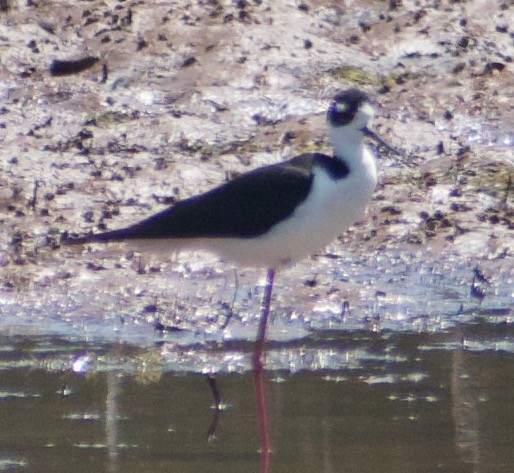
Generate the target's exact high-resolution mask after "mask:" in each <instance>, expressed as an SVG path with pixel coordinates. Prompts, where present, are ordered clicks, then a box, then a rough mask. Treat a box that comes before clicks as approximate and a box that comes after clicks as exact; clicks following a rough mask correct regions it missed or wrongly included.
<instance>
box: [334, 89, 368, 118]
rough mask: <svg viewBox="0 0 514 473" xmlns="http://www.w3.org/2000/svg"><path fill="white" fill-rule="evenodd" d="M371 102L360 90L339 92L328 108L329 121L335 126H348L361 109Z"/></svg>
mask: <svg viewBox="0 0 514 473" xmlns="http://www.w3.org/2000/svg"><path fill="white" fill-rule="evenodd" d="M369 101H370V100H369V97H368V96H367V95H366V94H365V93H364V92H362V91H361V90H358V89H348V90H344V91H343V92H339V93H338V94H337V95H336V96H335V97H334V100H332V103H331V104H330V107H329V108H328V120H329V121H330V123H331V124H332V125H334V126H343V125H347V124H348V123H350V122H351V121H352V120H353V118H354V117H355V114H356V113H357V111H358V110H359V107H360V106H361V105H362V104H363V103H364V102H369Z"/></svg>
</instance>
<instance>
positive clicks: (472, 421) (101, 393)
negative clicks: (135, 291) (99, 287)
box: [0, 326, 514, 472]
mask: <svg viewBox="0 0 514 473" xmlns="http://www.w3.org/2000/svg"><path fill="white" fill-rule="evenodd" d="M506 330H507V329H506V328H505V327H503V328H502V329H501V330H498V331H497V334H496V335H497V336H499V335H500V334H501V335H502V336H505V335H506V334H505V333H504V331H506ZM480 332H482V333H484V334H487V335H486V336H488V337H492V334H491V328H490V327H484V326H476V327H475V328H474V329H473V333H474V334H475V335H477V336H478V335H479V334H480ZM445 338H446V337H445V336H441V335H440V334H432V335H430V334H407V333H404V334H392V333H389V334H377V333H373V332H358V333H354V334H353V335H350V334H348V333H347V334H346V335H345V334H339V335H335V334H332V335H331V336H330V337H327V338H326V340H325V341H323V342H321V341H320V340H317V341H311V342H308V343H307V345H311V347H310V348H309V347H308V346H307V347H304V348H302V349H301V350H302V351H303V354H302V355H299V356H300V357H302V356H303V357H307V358H308V357H309V356H310V355H309V353H310V350H312V349H316V348H315V347H316V346H317V351H318V361H317V363H318V367H317V369H316V370H313V369H304V370H299V371H297V372H295V373H292V372H291V371H285V370H282V371H266V372H265V373H264V379H265V386H266V390H267V393H268V416H269V420H270V436H271V442H272V447H273V453H272V454H271V458H270V470H269V471H272V472H282V471H284V472H285V471H299V472H319V471H323V472H336V471H356V472H357V471H359V472H384V471H395V472H433V471H448V472H471V471H473V472H475V471H476V472H478V471H488V472H508V471H512V463H513V461H514V451H513V450H512V440H513V438H514V427H513V426H514V411H513V410H512V409H511V405H512V403H513V402H514V394H513V393H514V356H513V355H512V354H511V353H509V352H505V351H503V350H502V347H501V346H497V347H496V349H492V348H490V349H487V350H482V351H481V352H480V353H477V352H473V351H470V350H469V349H467V347H466V346H459V345H458V344H452V343H447V342H446V341H445ZM320 345H321V346H322V347H320ZM329 347H331V348H329ZM250 348H251V347H249V346H244V347H240V351H241V352H242V353H245V352H247V351H249V350H250ZM217 350H219V349H216V348H212V349H210V350H207V349H206V351H207V352H209V353H211V354H212V352H214V356H217ZM281 350H285V347H283V346H282V347H281V346H275V347H274V348H273V350H272V354H271V355H270V356H271V357H274V356H278V353H280V352H281ZM298 350H300V348H298ZM338 350H343V351H345V353H346V358H345V360H344V361H342V360H340V361H339V362H337V363H335V364H331V362H330V361H329V360H330V358H331V357H336V356H337V355H336V353H337V352H338ZM321 353H325V355H324V356H322V355H321ZM0 360H1V365H0V383H1V386H2V389H1V392H0V418H1V419H2V429H1V430H0V445H1V446H0V471H53V472H59V471H63V472H68V471H70V468H72V469H73V470H74V471H77V472H81V471H84V472H86V471H87V472H90V471H91V470H92V469H96V470H98V471H110V472H116V471H120V472H121V471H123V472H131V471H134V472H135V471H137V472H141V471H154V472H160V471H163V472H164V471H184V472H188V471H212V472H217V471H220V472H222V471H223V472H232V471H233V472H236V471H237V472H240V471H242V470H243V471H256V472H257V471H259V463H260V454H259V436H258V427H257V418H256V407H255V394H254V383H253V377H252V375H251V374H250V373H247V374H220V375H218V376H217V378H216V379H217V385H218V388H219V390H220V392H221V396H222V399H223V401H224V403H226V405H227V408H226V409H225V410H224V411H223V412H222V413H221V414H220V415H219V419H218V423H217V428H216V433H215V439H214V440H212V441H208V440H207V432H208V430H209V428H211V424H212V422H213V418H214V416H215V413H214V411H213V410H212V404H213V399H212V395H211V392H210V389H209V387H208V383H207V381H206V377H205V376H204V375H201V374H197V373H187V372H177V370H176V366H175V364H174V363H173V362H172V361H165V360H164V359H163V356H162V347H159V346H156V347H154V348H148V349H145V350H143V349H141V348H131V347H129V346H126V345H123V344H118V345H115V344H106V345H102V344H91V343H86V342H83V341H81V342H79V341H75V342H72V341H66V340H64V339H59V338H50V337H38V338H30V337H9V338H5V337H3V338H2V339H1V340H0ZM323 360H324V361H323Z"/></svg>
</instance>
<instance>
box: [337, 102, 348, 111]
mask: <svg viewBox="0 0 514 473" xmlns="http://www.w3.org/2000/svg"><path fill="white" fill-rule="evenodd" d="M349 108H350V107H348V104H347V103H345V102H344V103H340V102H336V110H337V111H338V112H339V113H347V112H348V109H349Z"/></svg>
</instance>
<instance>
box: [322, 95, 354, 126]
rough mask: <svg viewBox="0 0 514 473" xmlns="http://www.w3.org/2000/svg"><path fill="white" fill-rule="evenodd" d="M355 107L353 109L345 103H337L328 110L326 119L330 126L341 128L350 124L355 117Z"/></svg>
mask: <svg viewBox="0 0 514 473" xmlns="http://www.w3.org/2000/svg"><path fill="white" fill-rule="evenodd" d="M356 111H357V107H353V106H352V105H351V104H350V103H348V102H347V101H344V102H343V101H337V100H335V101H334V102H333V103H332V106H331V107H330V108H329V111H328V117H329V120H330V122H331V123H332V125H334V126H343V125H346V124H348V123H350V122H351V121H352V120H353V117H354V116H355V113H356Z"/></svg>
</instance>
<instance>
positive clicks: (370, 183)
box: [188, 150, 377, 268]
mask: <svg viewBox="0 0 514 473" xmlns="http://www.w3.org/2000/svg"><path fill="white" fill-rule="evenodd" d="M365 155H366V156H365V160H364V161H365V162H364V163H362V166H361V168H360V169H354V170H352V172H350V174H349V175H348V177H346V178H343V179H340V180H337V181H334V180H332V179H331V178H330V177H329V176H328V175H327V174H326V173H325V172H324V171H323V170H321V169H319V168H316V169H315V176H314V187H313V189H312V191H311V193H310V194H309V197H308V198H307V199H306V200H305V201H304V202H303V203H302V204H301V205H300V206H299V207H298V208H297V209H296V211H295V212H294V213H293V214H292V215H291V216H290V218H289V219H288V220H287V221H284V222H282V223H279V224H277V225H275V226H274V227H273V228H272V229H271V231H270V232H268V233H267V234H265V235H262V236H260V237H257V238H252V239H236V238H223V239H210V240H209V239H205V240H202V241H197V242H196V245H198V246H200V247H201V248H203V249H206V250H209V251H213V252H214V253H217V254H218V255H219V256H220V257H221V258H222V259H223V260H225V261H233V262H236V263H238V264H241V265H247V266H259V267H266V268H277V267H280V266H283V265H287V264H290V263H294V262H296V261H298V260H301V259H303V258H306V257H307V256H309V255H311V254H313V253H315V252H317V251H320V250H322V249H323V248H324V247H325V246H326V245H327V244H329V243H330V242H331V241H333V240H334V239H335V238H337V237H338V236H339V235H340V234H341V233H342V232H343V231H344V230H346V229H347V228H348V227H350V226H351V225H353V224H354V223H355V222H356V221H357V220H359V219H360V218H362V217H363V216H364V214H365V212H366V208H367V206H368V204H369V202H370V200H371V196H372V194H373V191H374V189H375V186H376V182H377V173H376V166H375V161H374V158H373V156H372V155H371V153H369V152H367V150H366V153H365ZM196 245H194V243H193V244H192V245H191V246H196ZM188 246H190V245H188Z"/></svg>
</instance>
